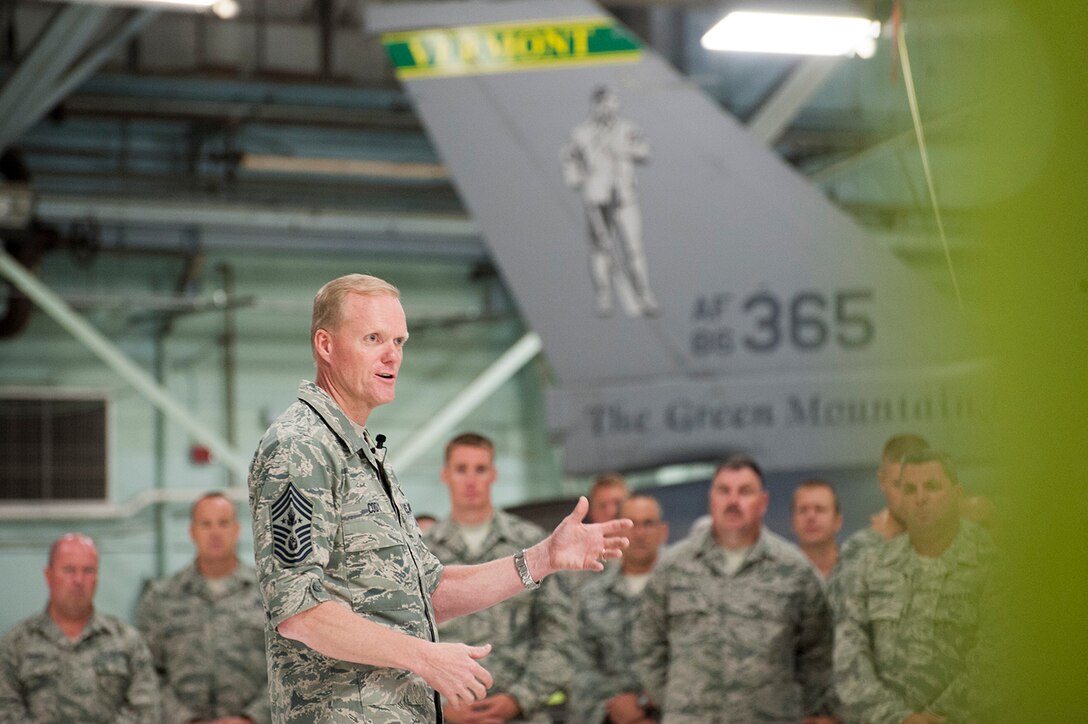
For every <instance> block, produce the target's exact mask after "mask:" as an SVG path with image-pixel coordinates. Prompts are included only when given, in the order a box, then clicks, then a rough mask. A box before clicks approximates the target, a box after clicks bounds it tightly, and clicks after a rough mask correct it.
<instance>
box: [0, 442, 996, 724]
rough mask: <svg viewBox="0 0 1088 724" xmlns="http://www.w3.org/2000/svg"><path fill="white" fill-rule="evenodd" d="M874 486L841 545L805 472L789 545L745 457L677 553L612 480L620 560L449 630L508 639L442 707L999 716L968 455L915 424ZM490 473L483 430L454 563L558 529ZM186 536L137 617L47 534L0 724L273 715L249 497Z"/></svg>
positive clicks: (454, 452)
mask: <svg viewBox="0 0 1088 724" xmlns="http://www.w3.org/2000/svg"><path fill="white" fill-rule="evenodd" d="M877 478H878V481H879V484H880V487H881V490H882V491H883V493H884V496H885V500H886V502H887V506H886V507H885V508H884V509H883V510H881V511H879V512H878V513H876V514H874V515H873V516H872V518H871V524H870V526H868V527H866V528H864V529H862V530H860V531H857V532H855V533H854V534H853V535H851V536H849V537H848V538H847V539H846V541H845V542H844V544H843V545H842V547H841V549H840V548H839V547H838V546H837V544H836V536H837V534H838V532H839V530H840V529H841V526H842V515H841V511H840V510H839V503H838V498H837V495H836V493H835V490H834V488H833V487H832V486H831V485H830V484H828V483H826V482H825V481H821V480H806V481H804V482H802V483H801V484H800V485H798V486H797V488H796V490H795V491H794V496H793V501H792V527H793V532H794V535H795V537H796V539H797V541H798V545H796V546H795V545H793V544H791V543H789V542H787V541H786V540H785V539H784V538H782V537H780V536H778V535H776V534H775V533H773V532H771V531H770V530H768V529H767V528H766V526H764V525H763V517H764V514H765V513H766V510H767V502H768V500H767V493H766V490H765V489H764V485H763V473H762V471H761V470H760V467H759V465H758V463H757V462H756V461H755V460H753V459H751V458H747V457H744V456H734V457H732V458H729V459H728V460H726V461H725V462H723V463H722V464H721V465H720V466H719V467H718V469H717V471H716V472H715V474H714V477H713V479H712V481H711V485H710V491H709V496H708V506H709V524H708V525H703V526H694V527H693V530H692V532H691V533H690V534H689V535H688V536H687V537H686V538H684V539H682V540H680V541H679V542H677V543H675V544H674V545H672V546H669V547H667V548H666V547H665V546H664V543H665V541H666V539H667V537H668V524H667V522H666V521H665V518H664V515H663V512H662V509H661V506H660V504H659V503H658V501H657V500H656V499H655V498H653V497H652V496H650V495H647V494H645V493H637V492H636V493H635V494H633V495H629V492H628V490H627V487H626V485H625V483H624V481H623V479H622V477H620V476H618V475H616V474H606V475H602V476H599V479H598V480H597V481H596V483H595V485H594V486H593V488H592V490H591V491H590V516H591V517H593V518H595V519H598V520H601V519H608V518H612V517H617V516H619V517H623V518H628V519H630V520H632V521H633V523H634V527H633V528H631V529H630V531H629V533H628V538H629V539H630V541H631V542H630V546H629V548H628V549H627V550H626V551H625V552H624V555H623V558H622V560H621V561H618V562H616V563H615V564H613V565H610V566H608V567H607V568H606V570H605V571H604V572H603V573H601V574H598V575H593V574H589V573H579V574H575V573H572V574H569V575H567V576H566V577H552V578H549V579H547V580H545V581H544V582H543V585H541V586H540V588H539V589H537V590H534V591H526V592H524V593H522V594H520V595H518V596H515V597H513V598H511V599H509V600H507V601H505V602H504V603H500V604H498V605H496V606H493V607H492V608H489V609H485V610H483V611H480V612H478V613H476V614H472V615H469V616H464V617H461V618H458V619H454V620H453V621H450V622H448V623H446V624H444V625H443V626H441V627H440V629H439V631H440V635H441V637H442V640H448V641H461V642H466V643H470V644H485V643H490V644H492V646H493V649H492V653H491V654H490V655H489V657H488V658H487V660H486V661H487V664H488V670H489V671H490V672H491V673H492V675H493V677H494V681H493V684H492V686H491V687H490V689H489V691H488V695H487V697H486V698H484V699H482V700H480V701H478V702H476V703H475V704H473V705H471V706H467V707H465V706H462V707H458V706H453V705H452V704H450V703H449V702H445V703H444V704H445V705H444V707H443V708H444V716H445V721H448V722H502V721H533V722H547V721H552V720H560V719H561V720H565V721H568V722H575V723H584V724H602V722H604V723H608V722H611V723H612V724H646V723H647V722H654V721H668V722H677V723H680V724H683V723H685V722H690V723H691V724H702V723H704V722H706V723H713V722H804V723H805V724H830V723H833V722H837V721H841V722H889V723H890V722H896V723H898V722H905V723H907V724H926V723H929V724H935V723H937V722H975V721H984V720H985V719H986V718H987V714H986V712H987V711H989V708H990V707H992V706H993V705H994V703H993V702H992V701H989V700H987V698H986V696H985V694H987V693H988V692H987V689H986V687H985V686H984V683H985V682H986V681H987V677H988V676H989V671H988V667H990V666H991V665H992V664H993V662H994V661H995V660H996V658H997V653H996V651H995V650H994V649H995V647H996V646H997V642H998V640H999V638H998V636H996V635H995V634H994V631H993V627H994V625H995V615H994V610H993V608H992V607H991V606H990V605H989V604H990V601H991V600H992V597H991V595H990V594H991V592H992V588H993V582H992V581H993V578H992V570H991V566H992V564H991V561H992V559H993V556H994V545H993V543H992V541H991V538H990V535H989V534H988V533H987V532H986V531H985V530H984V529H983V527H982V526H980V525H977V524H975V523H974V522H972V521H971V520H969V519H968V518H971V517H976V516H974V515H973V514H974V513H975V512H976V511H977V510H979V509H980V508H981V506H979V504H978V503H977V501H967V499H965V498H964V497H963V495H962V491H961V489H960V486H959V484H958V481H957V478H956V471H955V467H954V465H953V462H952V461H951V460H950V459H949V458H948V457H947V456H946V455H943V454H941V453H936V452H933V451H931V450H929V448H928V445H927V443H926V441H924V440H922V439H921V438H919V437H917V436H914V435H900V436H896V437H894V438H892V439H891V440H889V441H888V443H887V445H886V446H885V448H884V451H883V454H882V455H881V462H880V467H879V468H878V473H877ZM496 479H497V471H496V468H495V465H494V446H493V444H492V442H491V441H490V440H488V439H487V438H485V437H483V436H480V435H476V434H472V433H469V434H463V435H459V436H457V437H455V438H454V439H453V440H451V441H450V442H449V444H448V445H447V447H446V451H445V464H444V467H443V470H442V480H443V482H444V483H445V484H446V486H447V487H448V488H449V494H450V502H451V513H450V516H449V517H448V518H447V519H444V520H439V521H437V522H436V523H435V525H434V526H433V527H432V528H431V529H430V530H429V531H428V532H427V534H426V535H425V538H424V540H425V542H426V544H427V546H428V547H429V548H430V549H431V551H433V552H434V554H435V555H436V556H437V557H438V558H439V559H440V560H441V561H442V563H443V564H446V565H449V564H460V563H466V564H472V563H475V562H477V561H487V560H492V559H494V558H495V557H496V556H501V555H504V554H507V553H511V552H513V551H516V550H518V549H520V548H524V547H525V546H528V545H531V544H532V543H533V542H535V541H537V540H540V539H541V538H542V537H543V536H544V531H543V530H541V529H540V528H538V527H537V526H535V525H533V524H532V523H529V522H528V521H525V520H522V519H519V518H517V517H515V516H512V515H510V514H508V513H506V512H504V511H502V510H498V509H496V508H495V507H494V506H493V505H492V503H491V486H492V484H493V483H495V482H496ZM621 506H622V507H621ZM986 510H987V511H988V512H989V509H988V508H987V509H986ZM985 522H988V519H987V520H986V521H985ZM190 534H191V537H192V539H193V541H194V543H195V546H196V551H197V555H196V558H195V560H194V561H193V562H192V563H191V564H190V565H188V566H187V567H185V568H184V569H183V570H181V571H180V572H178V573H177V574H175V575H173V576H171V577H169V578H166V579H163V580H160V581H154V582H151V583H149V584H148V585H147V586H146V588H145V589H144V591H143V593H142V594H141V596H140V598H139V601H138V604H137V610H136V618H135V620H136V627H131V626H129V625H127V624H125V623H123V622H121V621H119V620H118V619H116V618H114V617H111V616H108V615H105V614H102V613H100V612H97V611H95V610H94V607H93V596H94V592H95V584H96V580H97V570H98V554H97V551H96V549H95V545H94V542H93V541H92V540H91V539H90V538H88V537H86V536H83V535H81V534H68V535H65V536H62V537H61V538H59V539H58V540H57V541H55V542H54V544H53V546H52V547H51V549H50V551H49V558H48V565H47V566H46V569H45V577H46V582H47V584H48V588H49V594H50V595H49V601H48V604H47V606H46V609H45V611H44V612H42V613H41V614H38V615H36V616H34V617H32V618H30V619H28V620H27V621H24V622H22V623H20V624H19V625H17V626H16V627H14V628H13V629H12V630H11V631H9V632H8V633H7V634H6V635H5V636H4V638H3V640H2V642H0V722H24V721H55V722H61V721H64V722H99V721H100V722H160V721H161V722H193V721H201V722H225V723H240V722H268V721H271V720H272V715H271V713H270V706H269V692H268V679H267V671H266V659H265V627H266V615H265V613H264V608H263V605H262V602H261V593H260V588H259V586H258V584H257V580H256V576H255V575H254V570H253V569H252V568H251V567H250V566H247V565H244V564H242V563H241V562H239V560H238V559H237V556H236V555H235V546H236V544H237V541H238V535H239V524H238V519H237V515H236V510H235V505H234V503H233V502H232V501H231V500H230V499H228V498H227V497H225V496H223V495H222V494H219V493H209V494H207V495H205V496H203V497H201V498H200V499H199V500H197V501H196V503H194V504H193V506H192V511H191V525H190ZM558 692H564V693H565V700H566V703H565V705H564V706H560V707H557V706H556V701H560V702H561V701H562V700H563V698H564V697H562V696H560V697H559V698H558V699H557V697H556V694H557V693H558Z"/></svg>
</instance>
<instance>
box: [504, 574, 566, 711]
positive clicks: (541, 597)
mask: <svg viewBox="0 0 1088 724" xmlns="http://www.w3.org/2000/svg"><path fill="white" fill-rule="evenodd" d="M531 595H532V596H533V607H532V615H533V644H532V646H531V647H530V651H531V652H532V654H531V656H530V659H529V661H528V662H526V666H525V669H524V670H523V672H522V675H521V678H520V679H518V680H517V681H516V682H514V683H513V684H511V685H510V687H509V690H508V691H507V692H506V693H507V694H510V695H511V696H513V697H514V698H515V699H517V701H518V705H519V706H520V707H521V713H522V716H524V717H525V718H529V717H531V716H533V714H535V713H536V712H537V711H539V710H540V708H541V707H542V706H544V704H545V703H546V702H547V701H548V697H549V696H551V695H552V694H554V693H555V692H557V691H560V690H564V689H566V688H567V684H568V683H569V682H570V668H569V667H568V666H567V651H568V649H569V646H570V643H571V608H570V599H569V598H568V597H567V596H566V595H565V594H564V592H563V589H562V587H561V586H560V583H559V579H558V578H556V577H555V576H550V577H548V578H546V579H545V580H544V583H543V584H542V585H541V586H540V588H539V589H538V590H537V591H535V592H534V593H532V594H531Z"/></svg>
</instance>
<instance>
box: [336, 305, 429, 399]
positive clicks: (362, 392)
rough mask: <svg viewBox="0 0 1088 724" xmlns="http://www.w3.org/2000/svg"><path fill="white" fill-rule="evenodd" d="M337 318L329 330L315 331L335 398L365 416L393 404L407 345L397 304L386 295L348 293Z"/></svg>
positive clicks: (402, 312)
mask: <svg viewBox="0 0 1088 724" xmlns="http://www.w3.org/2000/svg"><path fill="white" fill-rule="evenodd" d="M343 305H344V306H343V310H342V311H343V319H342V320H341V322H340V325H339V326H338V327H337V328H336V329H334V330H324V331H322V330H318V332H317V333H316V335H315V347H316V349H317V354H318V356H319V358H321V359H322V360H323V361H324V362H325V364H326V365H327V367H328V370H327V372H328V378H329V383H330V384H331V385H332V386H333V388H334V390H332V391H335V393H336V394H337V395H338V396H340V397H341V398H342V399H344V400H345V401H346V403H347V404H348V405H349V406H352V407H353V408H355V409H362V410H364V411H365V412H369V411H371V410H373V409H374V408H376V407H377V406H378V405H384V404H387V403H390V402H392V401H393V399H394V397H395V396H396V384H397V375H398V373H399V372H400V363H401V359H402V358H403V356H404V343H405V342H407V341H408V323H407V321H406V320H405V318H404V309H403V308H402V307H401V305H400V300H399V299H397V298H396V297H395V296H393V295H391V294H377V295H363V294H348V295H347V296H346V297H345V298H344V302H343Z"/></svg>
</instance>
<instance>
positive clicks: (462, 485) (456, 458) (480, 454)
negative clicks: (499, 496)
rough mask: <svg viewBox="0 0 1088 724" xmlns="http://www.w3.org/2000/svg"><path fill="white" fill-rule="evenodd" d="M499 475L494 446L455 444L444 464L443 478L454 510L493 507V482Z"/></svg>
mask: <svg viewBox="0 0 1088 724" xmlns="http://www.w3.org/2000/svg"><path fill="white" fill-rule="evenodd" d="M497 475H498V473H497V472H496V470H495V465H494V461H493V460H492V455H491V451H490V450H488V449H487V448H483V447H475V446H472V445H455V446H454V447H453V448H452V449H451V450H450V454H449V457H448V458H447V459H446V464H445V465H444V466H443V467H442V482H443V483H445V484H446V486H447V487H449V489H450V505H451V507H452V508H453V510H454V511H455V512H462V513H466V512H472V511H481V510H486V509H487V508H489V507H490V506H491V485H492V483H494V482H495V478H496V477H497Z"/></svg>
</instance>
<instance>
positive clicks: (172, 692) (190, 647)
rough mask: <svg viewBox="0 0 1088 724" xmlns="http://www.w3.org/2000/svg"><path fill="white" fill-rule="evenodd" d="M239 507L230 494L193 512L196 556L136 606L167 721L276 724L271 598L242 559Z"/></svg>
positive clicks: (151, 587) (204, 501)
mask: <svg viewBox="0 0 1088 724" xmlns="http://www.w3.org/2000/svg"><path fill="white" fill-rule="evenodd" d="M239 533H240V527H239V525H238V512H237V508H236V507H235V505H234V502H233V501H232V500H230V499H229V498H227V497H226V496H225V495H223V494H222V493H208V494H206V495H204V496H201V497H200V498H199V499H198V500H197V501H196V502H195V503H193V506H192V508H191V509H190V513H189V537H190V538H192V540H193V544H194V545H195V546H196V560H194V561H193V562H192V563H191V564H189V565H188V566H186V567H185V568H184V569H182V570H181V571H180V572H178V573H176V574H175V575H173V576H171V577H169V578H165V579H163V580H161V581H154V582H152V583H150V584H148V586H147V588H145V589H144V592H143V595H142V596H141V597H140V601H139V603H138V604H137V605H136V626H137V627H138V628H139V629H140V630H141V631H142V632H143V634H144V637H145V638H146V640H147V643H148V645H149V646H150V648H151V654H152V657H153V659H154V662H155V671H156V672H157V673H158V675H159V680H160V683H161V685H162V702H163V721H164V722H168V723H169V724H175V723H176V724H184V722H190V721H215V722H220V723H221V724H243V722H247V721H248V722H256V723H257V724H261V723H262V722H271V721H272V714H271V710H270V703H269V699H268V666H267V663H266V659H265V646H264V627H265V616H264V604H263V603H262V602H261V592H260V589H259V588H258V587H257V577H256V573H255V571H254V570H253V569H252V568H251V567H250V566H245V565H242V564H241V563H240V562H239V561H238V556H237V554H236V552H235V549H236V547H237V545H238V535H239Z"/></svg>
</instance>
